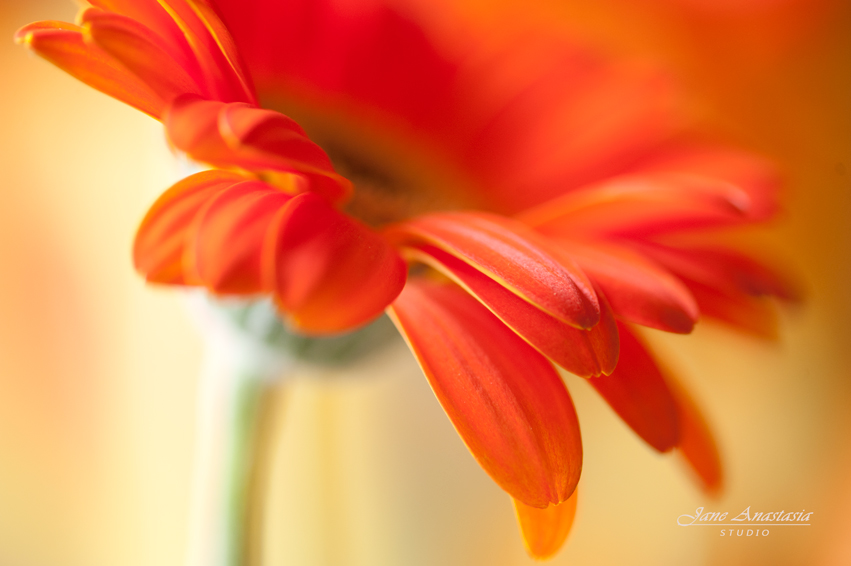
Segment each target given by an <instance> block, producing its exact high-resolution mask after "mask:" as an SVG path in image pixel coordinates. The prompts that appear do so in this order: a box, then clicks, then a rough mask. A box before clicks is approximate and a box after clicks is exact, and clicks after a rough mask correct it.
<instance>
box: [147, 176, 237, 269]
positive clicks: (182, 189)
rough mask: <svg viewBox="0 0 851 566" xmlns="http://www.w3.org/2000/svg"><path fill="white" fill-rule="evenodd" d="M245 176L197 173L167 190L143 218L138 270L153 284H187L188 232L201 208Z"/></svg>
mask: <svg viewBox="0 0 851 566" xmlns="http://www.w3.org/2000/svg"><path fill="white" fill-rule="evenodd" d="M244 180H245V178H244V177H242V176H240V175H236V174H234V173H227V172H224V171H204V172H201V173H196V174H195V175H192V176H190V177H187V178H186V179H183V180H182V181H180V182H179V183H177V184H175V185H174V186H172V187H171V188H170V189H169V190H167V191H166V192H164V193H163V194H162V195H161V196H160V198H158V199H157V201H156V202H155V203H154V204H153V206H152V207H151V209H150V210H149V211H148V214H147V215H145V218H144V220H142V223H141V225H140V226H139V229H138V231H137V232H136V239H135V241H134V242H133V263H134V264H135V266H136V270H137V271H139V273H141V274H142V275H144V276H145V279H147V280H148V281H150V282H152V283H164V284H172V285H183V284H187V283H188V282H187V281H186V278H185V276H184V271H183V252H184V248H185V245H186V234H187V231H188V230H189V227H190V225H191V224H192V222H193V220H194V218H195V216H196V215H197V214H198V212H199V211H200V210H201V208H202V207H203V206H204V205H205V204H206V203H207V202H208V201H209V200H210V199H211V198H213V197H214V196H215V195H216V194H217V193H219V192H220V191H222V190H224V189H226V188H228V187H231V186H233V185H234V184H236V183H241V182H243V181H244Z"/></svg>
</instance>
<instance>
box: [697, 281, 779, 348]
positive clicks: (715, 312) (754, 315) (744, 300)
mask: <svg viewBox="0 0 851 566" xmlns="http://www.w3.org/2000/svg"><path fill="white" fill-rule="evenodd" d="M683 283H685V284H686V286H687V287H688V289H689V291H690V292H691V294H692V296H694V298H695V300H696V301H697V304H698V305H699V306H700V314H701V316H703V317H706V318H712V319H715V320H718V321H720V322H723V323H725V324H728V325H730V326H732V327H733V328H736V329H738V330H742V331H744V332H747V333H748V334H752V335H754V336H757V337H759V338H766V339H769V340H773V339H776V338H777V326H778V323H777V310H776V308H775V305H774V304H772V302H771V300H770V299H769V298H768V297H752V296H749V295H746V294H744V293H727V292H723V291H719V290H718V289H716V288H714V287H710V286H708V285H703V284H701V283H697V282H695V281H690V280H688V279H683Z"/></svg>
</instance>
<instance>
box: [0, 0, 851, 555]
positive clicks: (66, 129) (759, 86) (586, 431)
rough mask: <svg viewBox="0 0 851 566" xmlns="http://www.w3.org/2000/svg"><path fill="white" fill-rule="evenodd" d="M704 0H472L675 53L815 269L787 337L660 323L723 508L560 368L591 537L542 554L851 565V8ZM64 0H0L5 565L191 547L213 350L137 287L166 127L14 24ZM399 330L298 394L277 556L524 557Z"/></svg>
mask: <svg viewBox="0 0 851 566" xmlns="http://www.w3.org/2000/svg"><path fill="white" fill-rule="evenodd" d="M399 1H402V0H399ZM688 4H689V3H688V2H678V1H676V0H664V1H663V0H641V1H640V2H627V1H626V0H607V1H605V2H599V1H591V0H582V1H580V0H539V1H538V2H535V1H530V0H525V1H523V2H519V1H518V0H489V1H488V2H484V0H481V1H476V0H468V1H465V2H463V3H461V5H460V7H461V11H462V12H463V14H464V17H469V18H476V19H477V20H478V21H481V22H484V23H483V24H482V25H487V26H490V27H492V28H493V29H494V30H498V29H502V26H505V25H508V23H509V22H510V23H512V25H514V24H516V23H517V22H519V21H522V22H524V23H527V24H531V25H539V26H546V27H548V28H551V29H552V30H554V31H556V32H560V33H570V34H574V35H579V36H581V37H582V38H583V39H584V40H586V41H589V42H591V43H593V44H596V45H597V46H599V47H601V48H603V49H605V50H607V51H610V52H612V53H614V54H618V55H629V56H633V57H640V58H646V59H652V60H656V61H661V62H663V64H666V65H668V66H669V67H670V69H671V71H672V73H673V74H674V75H675V76H676V77H677V78H678V79H679V80H680V81H681V82H682V83H683V84H684V85H685V87H686V89H687V91H688V92H689V94H690V95H692V98H691V99H690V101H691V110H692V112H693V114H694V115H695V116H697V117H698V119H699V120H700V121H702V122H703V123H704V124H705V125H706V126H707V127H708V128H709V129H710V130H712V131H713V132H715V133H716V134H718V135H720V136H723V137H725V138H727V139H730V140H732V141H734V142H735V143H737V144H739V145H742V146H744V147H747V148H750V149H753V150H755V151H758V152H761V153H764V154H766V155H768V156H770V157H772V158H773V159H774V160H775V161H776V162H777V163H779V164H780V167H781V169H782V170H783V171H784V174H785V175H786V178H787V180H788V184H787V188H786V207H785V208H786V210H785V213H784V214H783V216H782V218H781V219H779V220H778V221H777V222H776V223H775V224H774V225H773V226H772V227H771V228H770V229H769V230H767V231H764V232H763V233H761V234H758V235H757V236H756V238H757V240H756V241H758V242H760V243H761V245H770V246H771V247H772V248H773V249H774V250H776V252H777V254H776V255H779V257H782V258H784V259H785V260H786V261H788V263H789V264H790V266H791V267H793V268H794V269H795V270H797V271H798V272H799V273H800V274H801V276H802V279H803V281H804V283H805V286H806V289H807V302H806V303H805V304H804V305H803V306H801V307H797V308H793V309H790V310H789V311H787V312H786V314H785V315H784V317H783V323H784V324H783V330H782V332H781V335H782V337H781V340H780V341H779V342H778V343H777V344H765V343H761V342H757V341H755V340H753V339H750V338H746V337H743V336H740V335H735V334H731V333H728V332H726V331H724V330H722V329H719V328H717V327H713V326H711V325H700V326H699V327H698V329H697V330H696V331H695V333H694V335H693V336H691V337H688V338H685V337H680V336H661V335H659V336H657V335H656V334H654V335H653V337H654V338H656V339H657V344H658V345H659V347H660V348H661V349H664V351H665V353H666V354H668V355H669V357H670V359H671V365H672V366H673V367H674V368H676V369H678V370H680V371H681V372H682V374H683V378H684V380H685V381H686V382H687V383H689V384H690V385H691V386H692V387H693V388H694V390H695V392H696V393H697V394H698V397H699V398H700V399H701V400H702V401H703V404H704V406H705V408H706V411H707V413H708V415H709V416H710V418H711V420H712V421H713V422H714V423H715V425H716V429H717V432H718V435H719V439H720V444H721V446H722V450H723V452H724V457H725V460H726V462H727V469H728V472H729V474H728V476H729V481H728V489H727V491H726V493H725V495H724V496H723V497H722V498H721V499H720V500H718V501H712V500H709V499H707V498H706V497H704V496H702V495H701V494H700V493H699V492H698V491H697V490H696V489H694V487H693V486H692V484H691V483H689V482H688V478H687V476H686V475H685V474H683V473H682V472H683V470H682V469H681V468H680V467H679V466H677V465H676V463H675V462H674V461H673V460H672V459H670V458H663V457H659V456H657V455H656V454H654V453H653V452H652V451H651V450H649V449H647V448H645V447H644V446H643V445H641V444H640V442H639V441H638V440H637V439H636V438H635V437H634V436H633V435H632V433H631V432H630V431H629V430H628V429H626V428H625V426H624V425H623V424H622V423H620V421H618V420H617V419H616V418H615V417H614V416H613V415H612V414H611V412H610V411H609V410H608V408H607V407H606V406H605V405H604V404H603V403H602V402H601V401H600V400H599V399H597V398H595V397H594V396H593V395H592V394H591V392H590V388H588V387H587V386H586V384H584V383H581V380H579V379H573V378H569V379H568V386H569V387H570V388H571V391H572V392H573V393H574V396H575V398H576V403H577V407H578V411H579V413H580V419H581V423H582V427H583V439H584V443H585V448H586V455H585V459H586V463H585V468H584V472H583V479H582V483H581V484H580V488H581V490H582V491H581V494H580V502H579V515H578V519H577V523H576V526H575V530H574V532H573V533H572V535H571V539H570V540H569V542H568V545H567V547H566V548H565V549H564V550H563V551H562V552H561V554H560V555H559V556H558V557H557V558H556V559H555V560H554V561H553V564H572V565H584V564H589V565H590V564H594V565H603V564H654V565H663V564H671V565H680V564H684V563H689V564H694V565H699V564H705V565H711V564H725V565H737V564H741V565H755V564H771V565H779V564H780V565H782V564H789V565H798V564H820V565H824V566H832V565H840V564H847V563H849V562H851V542H848V541H847V540H846V539H848V536H847V534H848V533H849V532H851V519H849V518H848V517H847V514H846V513H845V509H846V508H847V507H848V506H849V505H851V480H849V477H851V441H849V438H851V413H849V412H848V410H847V407H848V403H849V402H850V401H851V385H849V377H851V375H849V370H848V367H849V364H851V348H849V343H851V340H849V339H851V332H849V330H848V320H849V319H851V298H849V292H848V289H849V288H851V9H849V6H847V5H844V6H843V5H842V4H840V3H838V2H824V3H823V5H821V7H819V9H818V12H817V13H814V12H811V11H810V9H809V8H808V7H807V6H812V5H815V4H818V3H816V2H812V3H809V4H807V3H805V2H799V1H796V0H787V1H786V2H778V4H780V7H779V8H775V9H774V10H775V11H771V10H772V8H771V7H770V6H769V5H770V4H771V3H770V2H763V3H762V4H763V5H762V7H760V9H759V10H758V11H756V12H747V13H744V14H742V13H724V12H719V11H713V12H712V13H711V14H706V13H704V12H703V11H701V10H696V9H691V8H689V7H688ZM74 9H75V8H74V6H73V5H72V4H71V3H70V2H67V1H66V0H27V1H24V0H19V1H15V0H2V1H0V38H2V37H5V38H7V39H6V40H5V41H0V62H2V67H1V68H2V81H1V82H0V101H2V104H0V125H2V130H0V186H2V192H1V193H0V564H2V565H4V566H5V565H7V564H8V565H9V566H29V565H34V566H53V565H57V566H58V565H62V566H77V565H79V566H101V565H102V566H112V565H115V564H121V565H122V566H136V565H138V566H143V565H151V564H156V565H157V566H171V565H177V564H182V563H184V553H185V545H186V536H187V521H188V505H189V491H190V477H191V474H190V468H191V460H192V447H193V439H194V423H195V415H194V409H195V388H196V384H197V378H198V373H199V368H200V365H201V358H202V355H203V344H202V340H201V338H200V336H201V335H200V332H199V331H198V329H197V328H195V327H194V323H193V320H192V318H191V316H190V315H189V314H188V309H187V308H186V306H185V301H184V300H183V299H182V298H181V297H180V296H179V294H178V293H176V292H174V291H166V290H161V289H154V288H150V287H147V286H146V285H145V284H144V283H143V282H142V280H141V279H140V278H139V277H137V276H136V275H135V274H134V273H133V270H132V266H131V261H130V253H129V250H130V243H131V241H132V237H133V233H134V230H135V227H136V225H137V223H138V221H139V220H140V218H141V217H142V215H143V214H144V212H145V210H146V208H147V206H148V205H149V204H150V203H151V202H152V201H153V200H154V198H155V197H156V196H157V195H158V194H159V192H161V191H162V190H163V189H164V188H165V187H167V186H168V185H169V184H170V183H171V182H172V181H173V180H174V177H175V174H174V171H173V167H172V164H171V162H170V157H169V153H168V151H167V149H166V148H165V144H164V143H163V141H162V140H163V136H162V132H161V128H160V126H159V124H157V123H156V122H154V121H153V120H151V119H150V118H148V117H146V116H144V115H142V114H140V113H138V112H136V111H134V110H132V109H130V108H128V107H125V106H123V105H122V104H120V103H118V102H116V101H114V100H111V99H109V98H107V97H106V96H104V95H101V94H99V93H97V92H95V91H92V90H91V89H89V88H88V87H86V86H84V85H82V84H80V83H78V82H76V81H75V80H73V79H71V78H70V77H68V76H66V75H64V74H63V73H61V72H60V71H58V70H56V69H55V68H53V67H51V66H50V65H49V64H47V63H46V62H44V61H42V60H40V59H37V58H35V57H33V56H31V55H30V54H29V53H28V52H26V50H25V49H23V48H21V47H19V46H15V45H14V44H13V43H12V40H11V37H12V34H13V32H14V31H15V29H16V28H17V27H19V26H21V25H23V24H25V23H28V22H30V21H33V20H37V19H66V20H69V19H73V16H74ZM397 346H398V347H394V348H393V349H391V350H390V351H389V352H386V353H385V354H383V355H382V356H380V357H379V358H376V359H375V360H372V361H371V362H369V363H364V364H361V365H358V366H357V367H355V368H353V369H352V370H351V372H350V373H351V375H347V376H345V379H343V378H340V376H336V377H337V378H335V379H331V378H329V377H328V376H326V377H325V378H320V379H317V378H315V376H314V377H313V378H312V379H303V380H298V381H296V382H295V383H294V385H293V386H292V387H290V388H289V390H288V391H286V392H285V394H284V397H285V402H284V407H285V409H284V411H283V413H282V416H281V418H279V419H278V420H277V421H276V427H277V428H279V429H280V430H279V431H278V434H277V441H276V452H275V455H274V456H273V458H272V467H271V473H270V482H271V483H270V488H269V493H268V516H267V538H266V543H265V547H264V552H265V556H266V557H267V559H268V560H267V563H269V564H309V565H313V564H328V565H331V566H338V565H347V564H370V565H374V564H391V565H400V564H404V565H405V566H408V565H417V564H423V565H432V564H487V565H503V564H505V565H508V564H526V563H529V562H530V561H529V559H528V558H526V556H525V554H524V552H523V549H522V544H521V542H520V538H519V535H518V534H517V533H516V527H515V525H514V524H513V521H514V519H513V516H512V512H511V504H510V502H509V500H508V498H507V497H506V496H504V494H502V493H501V492H500V491H499V489H498V488H497V487H495V486H494V485H493V484H492V483H491V482H490V481H489V479H488V478H487V477H486V476H485V474H484V473H483V472H482V471H481V470H480V469H479V468H478V467H477V465H476V464H475V462H474V461H473V459H472V458H471V457H470V456H469V454H468V453H467V452H466V449H465V448H464V446H463V445H462V443H461V442H460V441H459V440H458V438H457V436H456V435H455V432H454V431H453V430H452V427H451V425H450V424H449V422H448V420H447V419H446V418H445V416H444V415H443V413H442V411H441V409H440V407H439V406H438V404H437V403H436V402H435V400H434V398H433V395H432V394H431V392H430V391H429V389H428V386H427V384H426V382H425V380H424V379H423V378H422V376H421V375H420V374H419V370H418V369H417V368H416V367H415V365H414V364H413V361H412V359H411V358H410V356H409V355H408V354H407V353H406V352H405V351H404V349H403V347H401V346H399V345H397ZM700 506H707V507H709V508H712V509H716V510H727V511H730V512H733V513H738V512H739V511H741V510H742V509H744V508H746V507H748V506H752V508H754V509H756V508H759V509H760V510H780V509H785V510H801V509H806V510H808V511H813V512H814V515H813V519H812V523H813V526H811V527H805V528H801V529H792V528H787V529H782V528H776V529H773V530H772V531H771V535H770V536H769V537H767V538H764V539H763V538H761V539H755V538H751V539H747V538H741V539H738V538H737V539H732V540H731V539H723V538H720V537H719V535H718V529H714V528H707V529H686V528H682V527H678V526H677V525H676V518H677V516H678V515H680V514H683V513H689V512H693V511H694V509H695V508H696V507H700ZM710 531H711V532H710ZM787 531H793V532H787Z"/></svg>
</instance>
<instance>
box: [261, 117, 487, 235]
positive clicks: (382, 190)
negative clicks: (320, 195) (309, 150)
mask: <svg viewBox="0 0 851 566" xmlns="http://www.w3.org/2000/svg"><path fill="white" fill-rule="evenodd" d="M263 105H264V107H266V108H271V109H273V110H277V111H280V112H283V113H284V114H286V115H288V116H290V117H291V118H293V119H294V120H295V121H296V122H298V123H299V125H301V126H302V127H303V128H304V130H305V132H307V134H308V136H309V137H310V139H311V140H313V141H314V142H315V143H317V144H318V145H319V146H320V147H322V149H323V150H325V152H326V153H327V154H328V157H329V158H330V159H331V162H332V163H333V164H334V168H335V169H336V171H337V172H338V173H339V174H341V175H343V176H344V177H346V178H347V179H349V180H350V181H352V183H353V184H354V194H353V196H352V198H351V200H350V201H349V202H348V203H346V206H345V212H346V213H348V214H350V215H351V216H353V217H355V218H358V219H359V220H361V221H363V222H364V223H366V224H368V225H370V226H372V227H376V228H378V227H381V226H384V225H387V224H390V223H393V222H398V221H400V220H405V219H406V218H411V217H413V216H416V215H420V214H425V213H428V212H436V211H442V210H458V209H465V208H478V209H482V208H484V207H483V204H482V203H480V202H478V199H476V198H475V197H474V195H475V192H474V191H472V190H470V183H469V182H467V181H465V180H464V178H465V176H464V175H463V174H462V173H460V172H458V171H453V169H452V166H451V164H449V163H447V160H445V159H440V158H438V157H436V155H435V152H434V151H430V150H429V149H427V148H426V144H425V143H424V140H421V139H417V137H416V136H415V135H410V134H407V135H406V134H403V133H401V130H403V128H398V127H396V128H394V127H393V126H390V125H387V124H384V123H383V122H385V121H384V120H367V119H364V118H362V117H361V114H364V115H365V114H367V113H365V112H364V113H360V112H357V113H356V112H351V111H348V112H347V111H344V110H342V109H341V108H335V107H323V108H319V107H316V106H311V105H306V104H300V103H295V102H293V101H292V100H286V101H280V100H275V101H274V103H271V104H270V103H269V102H268V101H264V104H263ZM378 123H382V124H381V125H377V124H378Z"/></svg>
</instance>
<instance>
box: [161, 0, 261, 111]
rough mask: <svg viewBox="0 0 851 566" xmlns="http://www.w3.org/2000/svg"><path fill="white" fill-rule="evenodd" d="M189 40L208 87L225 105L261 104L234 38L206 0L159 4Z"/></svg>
mask: <svg viewBox="0 0 851 566" xmlns="http://www.w3.org/2000/svg"><path fill="white" fill-rule="evenodd" d="M159 3H160V5H161V6H162V7H163V8H164V9H165V10H166V12H168V14H169V15H170V16H171V18H172V19H173V20H174V22H175V23H176V24H177V25H178V27H180V29H181V31H183V33H184V35H185V36H186V39H187V41H188V42H189V45H190V46H191V47H192V51H193V52H194V53H195V56H196V57H197V59H198V63H199V65H200V66H201V71H202V73H203V76H204V77H205V78H206V79H207V80H208V84H207V87H208V89H209V90H210V92H212V93H214V94H215V98H216V99H217V100H221V101H223V102H248V103H250V104H257V98H256V96H255V95H254V87H253V86H252V84H251V81H250V80H249V79H248V75H247V74H246V73H245V71H244V70H243V65H242V62H241V60H240V58H239V55H238V53H237V51H236V46H235V45H234V43H233V38H232V37H231V36H230V33H228V31H227V28H226V27H225V25H224V24H223V23H222V22H221V20H220V18H219V16H218V14H217V13H216V11H215V10H214V9H213V7H212V6H211V5H210V4H209V3H208V2H207V1H206V0H159Z"/></svg>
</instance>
